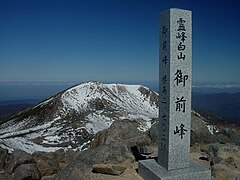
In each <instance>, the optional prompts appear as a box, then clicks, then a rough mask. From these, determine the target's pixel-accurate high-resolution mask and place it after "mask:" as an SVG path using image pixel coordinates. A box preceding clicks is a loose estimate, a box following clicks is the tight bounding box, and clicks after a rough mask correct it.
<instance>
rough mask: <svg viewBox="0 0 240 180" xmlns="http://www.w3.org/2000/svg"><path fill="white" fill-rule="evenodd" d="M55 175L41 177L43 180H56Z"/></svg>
mask: <svg viewBox="0 0 240 180" xmlns="http://www.w3.org/2000/svg"><path fill="white" fill-rule="evenodd" d="M55 176H56V175H55V174H54V175H51V176H43V177H41V180H54V179H55Z"/></svg>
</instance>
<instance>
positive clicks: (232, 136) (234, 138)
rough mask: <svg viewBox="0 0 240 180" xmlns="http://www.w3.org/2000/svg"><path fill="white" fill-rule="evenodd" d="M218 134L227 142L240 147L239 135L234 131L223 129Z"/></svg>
mask: <svg viewBox="0 0 240 180" xmlns="http://www.w3.org/2000/svg"><path fill="white" fill-rule="evenodd" d="M220 133H222V134H223V135H224V136H226V137H227V138H228V141H229V142H231V143H235V144H238V145H240V133H239V132H237V131H236V130H234V129H230V128H223V129H222V130H221V131H220Z"/></svg>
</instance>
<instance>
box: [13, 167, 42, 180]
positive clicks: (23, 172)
mask: <svg viewBox="0 0 240 180" xmlns="http://www.w3.org/2000/svg"><path fill="white" fill-rule="evenodd" d="M13 177H14V179H19V180H25V179H40V173H39V171H38V169H37V165H36V164H32V163H31V164H21V165H20V166H18V167H17V168H16V170H15V171H14V174H13Z"/></svg>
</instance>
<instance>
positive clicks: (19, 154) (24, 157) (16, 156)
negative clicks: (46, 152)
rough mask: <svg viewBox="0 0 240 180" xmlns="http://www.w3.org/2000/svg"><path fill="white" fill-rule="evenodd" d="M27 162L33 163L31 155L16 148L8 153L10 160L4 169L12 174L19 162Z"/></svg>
mask: <svg viewBox="0 0 240 180" xmlns="http://www.w3.org/2000/svg"><path fill="white" fill-rule="evenodd" d="M29 163H35V161H34V159H33V157H32V156H31V155H30V154H28V153H26V152H24V151H22V150H19V149H16V150H14V151H13V153H12V154H11V155H10V160H9V162H8V163H7V164H6V170H7V172H8V173H9V174H12V173H13V172H14V171H15V169H16V168H17V167H18V166H20V165H21V164H29Z"/></svg>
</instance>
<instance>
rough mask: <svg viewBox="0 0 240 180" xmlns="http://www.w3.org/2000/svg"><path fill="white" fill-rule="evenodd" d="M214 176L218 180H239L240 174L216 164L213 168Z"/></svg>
mask: <svg viewBox="0 0 240 180" xmlns="http://www.w3.org/2000/svg"><path fill="white" fill-rule="evenodd" d="M211 170H212V176H213V177H214V178H215V179H216V180H218V179H229V180H230V179H232V180H235V179H237V176H238V175H239V173H238V172H236V171H235V170H233V169H231V168H230V167H228V166H227V165H226V164H222V163H221V164H215V165H214V166H212V169H211Z"/></svg>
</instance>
